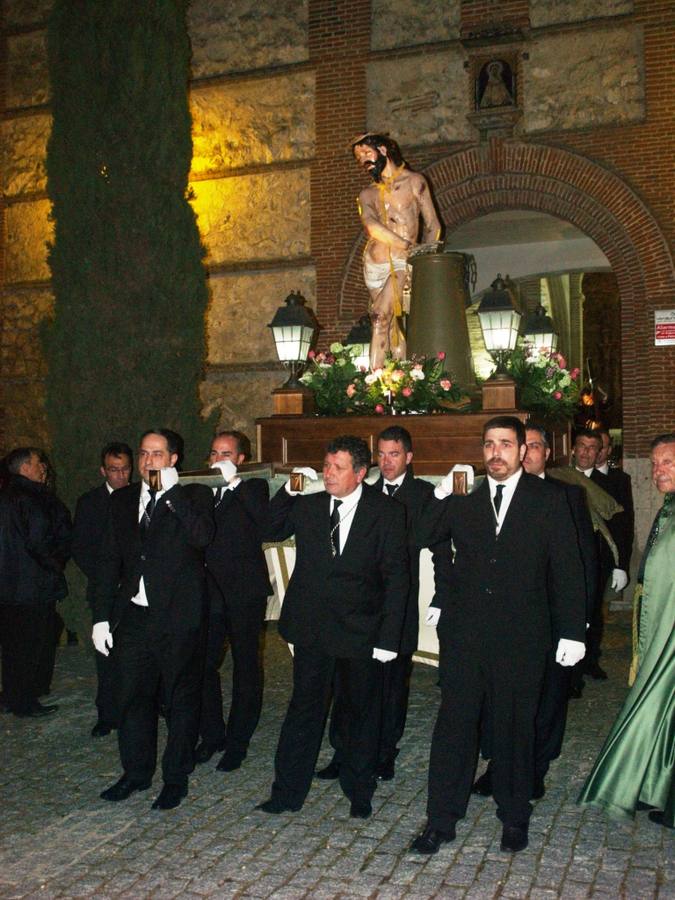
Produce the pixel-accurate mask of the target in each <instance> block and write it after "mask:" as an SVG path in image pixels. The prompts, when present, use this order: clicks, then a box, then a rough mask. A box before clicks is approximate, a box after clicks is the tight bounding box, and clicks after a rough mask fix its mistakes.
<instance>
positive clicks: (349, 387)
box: [347, 384, 356, 397]
mask: <svg viewBox="0 0 675 900" xmlns="http://www.w3.org/2000/svg"><path fill="white" fill-rule="evenodd" d="M355 393H356V385H355V384H348V385H347V396H348V397H353V396H354V394H355Z"/></svg>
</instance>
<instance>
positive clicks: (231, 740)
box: [195, 431, 272, 772]
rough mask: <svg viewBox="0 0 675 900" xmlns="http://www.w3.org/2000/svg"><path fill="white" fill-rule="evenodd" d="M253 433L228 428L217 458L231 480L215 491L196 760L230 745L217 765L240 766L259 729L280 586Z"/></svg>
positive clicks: (216, 442) (214, 447)
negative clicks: (268, 550)
mask: <svg viewBox="0 0 675 900" xmlns="http://www.w3.org/2000/svg"><path fill="white" fill-rule="evenodd" d="M247 443H248V442H247V439H246V437H245V435H243V434H241V433H240V432H238V431H221V432H219V433H218V434H217V435H216V436H215V437H214V439H213V443H212V444H211V452H210V454H209V461H210V462H211V465H212V466H216V467H218V468H220V469H221V470H222V471H223V475H224V477H225V479H226V481H227V485H226V486H225V487H223V488H217V489H216V492H215V511H214V517H215V521H216V534H215V537H214V539H213V542H212V543H211V544H210V545H209V546H208V547H207V550H206V568H207V570H208V575H207V587H208V597H209V627H208V638H207V648H206V660H205V670H204V684H203V688H202V712H201V719H200V723H199V733H200V736H201V743H200V744H199V746H198V747H197V749H196V751H195V761H196V762H198V763H203V762H207V761H208V760H209V759H210V758H211V757H212V756H213V754H214V753H215V752H216V751H219V750H224V751H225V752H224V754H223V756H222V759H221V760H220V762H219V763H218V766H217V768H218V769H219V770H220V771H221V772H232V771H234V770H235V769H238V768H239V766H240V765H241V764H242V762H243V760H244V759H245V757H246V753H247V750H248V745H249V741H250V740H251V736H252V735H253V732H254V731H255V728H256V725H257V724H258V719H259V718H260V709H261V706H262V696H263V666H262V654H261V649H260V635H261V631H262V627H263V623H264V621H265V610H266V608H267V597H268V596H269V594H271V593H272V587H271V585H270V580H269V576H268V573H267V564H266V563H265V555H264V553H263V550H262V532H263V527H264V524H265V522H266V520H267V509H268V505H269V488H268V486H267V482H266V481H265V480H264V479H263V478H250V479H247V480H246V481H242V479H241V478H237V466H239V465H241V464H242V463H243V462H244V460H245V459H246V453H245V452H244V448H245V446H246V444H247ZM226 639H227V640H228V642H229V644H230V649H231V651H232V666H233V669H232V702H231V704H230V713H229V716H228V719H227V728H226V727H225V722H224V720H223V695H222V691H221V686H220V672H219V669H220V666H221V664H222V662H223V657H224V653H225V641H226Z"/></svg>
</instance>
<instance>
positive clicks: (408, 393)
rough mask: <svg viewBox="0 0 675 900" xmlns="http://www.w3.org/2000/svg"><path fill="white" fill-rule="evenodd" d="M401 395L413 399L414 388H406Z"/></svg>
mask: <svg viewBox="0 0 675 900" xmlns="http://www.w3.org/2000/svg"><path fill="white" fill-rule="evenodd" d="M401 393H402V394H403V396H404V397H412V388H409V387H404V388H403V390H402V391H401Z"/></svg>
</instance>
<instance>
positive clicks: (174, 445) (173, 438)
mask: <svg viewBox="0 0 675 900" xmlns="http://www.w3.org/2000/svg"><path fill="white" fill-rule="evenodd" d="M149 434H159V435H160V436H161V437H163V438H164V440H165V441H166V446H167V449H168V451H169V453H176V454H177V455H178V460H177V465H180V463H181V461H182V459H183V449H184V447H185V442H184V441H183V438H182V437H181V436H180V434H178V432H177V431H172V430H171V429H170V428H148V430H147V431H144V432H143V434H142V435H141V439H140V441H139V445H140V444H142V443H143V441H144V439H145V438H146V437H147V436H148V435H149Z"/></svg>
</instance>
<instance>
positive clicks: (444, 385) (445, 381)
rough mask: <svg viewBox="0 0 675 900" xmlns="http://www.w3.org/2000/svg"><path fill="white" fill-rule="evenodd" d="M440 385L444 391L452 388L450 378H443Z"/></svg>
mask: <svg viewBox="0 0 675 900" xmlns="http://www.w3.org/2000/svg"><path fill="white" fill-rule="evenodd" d="M439 384H440V386H441V387H442V388H443V390H444V391H449V390H450V388H451V387H452V382H451V381H450V379H449V378H441V380H440V382H439Z"/></svg>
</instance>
